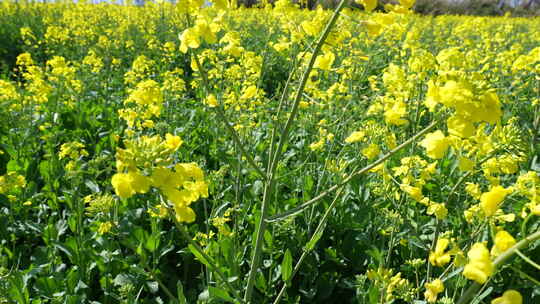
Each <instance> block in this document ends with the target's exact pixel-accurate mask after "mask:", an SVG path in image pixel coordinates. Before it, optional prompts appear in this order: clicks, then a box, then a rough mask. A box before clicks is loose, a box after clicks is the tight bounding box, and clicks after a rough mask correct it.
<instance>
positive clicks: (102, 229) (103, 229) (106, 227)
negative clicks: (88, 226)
mask: <svg viewBox="0 0 540 304" xmlns="http://www.w3.org/2000/svg"><path fill="white" fill-rule="evenodd" d="M112 227H113V224H112V223H111V222H104V223H100V224H99V227H98V230H97V232H98V233H99V234H100V235H104V234H105V233H107V232H109V231H111V228H112Z"/></svg>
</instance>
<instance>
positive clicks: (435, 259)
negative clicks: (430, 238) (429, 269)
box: [429, 239, 452, 267]
mask: <svg viewBox="0 0 540 304" xmlns="http://www.w3.org/2000/svg"><path fill="white" fill-rule="evenodd" d="M448 244H450V240H448V239H438V240H437V245H435V251H434V252H430V253H429V262H430V263H431V265H433V266H439V267H443V266H444V265H446V264H448V262H450V259H451V258H452V257H451V256H450V253H448V252H445V250H446V248H447V247H448Z"/></svg>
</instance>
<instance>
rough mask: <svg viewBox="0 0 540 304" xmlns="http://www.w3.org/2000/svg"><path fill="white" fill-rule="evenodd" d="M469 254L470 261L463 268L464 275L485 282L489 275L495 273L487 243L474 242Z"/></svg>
mask: <svg viewBox="0 0 540 304" xmlns="http://www.w3.org/2000/svg"><path fill="white" fill-rule="evenodd" d="M467 256H468V257H469V263H468V264H467V265H465V268H464V269H463V276H465V277H466V278H467V279H469V280H473V281H476V282H477V283H479V284H484V283H485V282H486V281H487V279H488V277H489V276H490V275H492V274H493V263H492V262H491V259H490V256H489V250H488V249H487V248H486V245H485V244H484V243H476V244H474V245H473V246H472V247H471V249H470V250H469V252H468V253H467Z"/></svg>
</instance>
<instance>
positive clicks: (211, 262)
mask: <svg viewBox="0 0 540 304" xmlns="http://www.w3.org/2000/svg"><path fill="white" fill-rule="evenodd" d="M173 221H174V224H175V225H176V228H178V230H179V231H180V233H181V234H182V236H183V237H184V238H185V239H186V240H187V241H188V242H189V244H190V245H191V246H193V248H195V250H197V252H199V254H200V255H202V257H203V258H204V259H205V260H206V261H207V262H208V266H210V268H212V271H214V272H215V273H216V274H217V276H218V277H219V278H220V279H221V281H222V282H223V283H224V284H225V285H226V286H227V288H228V289H229V291H231V292H232V293H233V296H234V298H235V299H236V300H237V301H238V302H240V303H241V302H242V299H241V298H240V295H239V294H238V291H237V289H236V288H234V287H233V286H232V285H231V284H230V283H229V281H228V280H227V277H225V274H223V272H221V270H220V269H219V267H217V265H216V263H215V262H214V260H213V259H212V258H211V257H210V256H209V255H208V254H206V252H204V250H203V249H202V248H201V246H199V244H197V242H195V241H194V240H193V238H191V237H190V236H189V233H188V232H187V231H186V228H185V227H184V226H182V225H181V224H180V223H179V222H178V221H177V220H176V218H174V219H173Z"/></svg>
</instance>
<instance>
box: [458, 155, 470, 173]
mask: <svg viewBox="0 0 540 304" xmlns="http://www.w3.org/2000/svg"><path fill="white" fill-rule="evenodd" d="M458 168H459V170H461V171H472V169H473V168H474V162H473V161H472V160H470V159H468V158H466V157H460V158H459V164H458Z"/></svg>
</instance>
